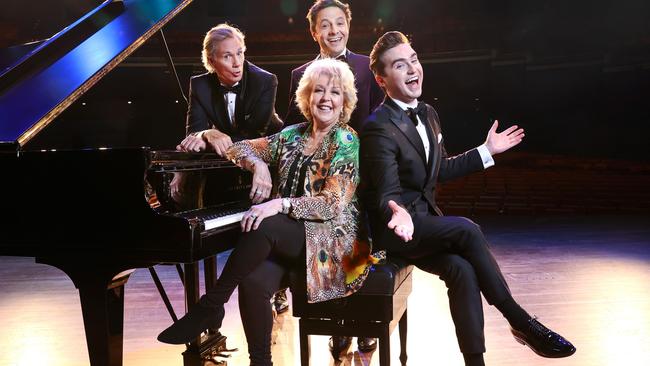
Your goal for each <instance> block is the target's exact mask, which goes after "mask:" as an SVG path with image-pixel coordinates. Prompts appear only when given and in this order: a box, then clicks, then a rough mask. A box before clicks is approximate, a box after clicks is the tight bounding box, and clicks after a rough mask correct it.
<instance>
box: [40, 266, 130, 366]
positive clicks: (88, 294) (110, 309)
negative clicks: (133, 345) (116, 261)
mask: <svg viewBox="0 0 650 366" xmlns="http://www.w3.org/2000/svg"><path fill="white" fill-rule="evenodd" d="M37 262H40V263H44V264H49V265H51V266H54V267H57V268H59V269H60V270H62V271H63V272H65V273H66V274H67V275H68V276H69V277H70V279H71V280H72V282H74V285H75V286H76V287H77V289H78V290H79V297H80V299H81V311H82V313H83V319H84V328H85V331H86V342H87V347H88V356H89V358H90V365H91V366H121V365H122V341H123V329H124V326H123V325H124V284H125V283H126V281H127V280H128V278H129V275H130V274H131V273H132V272H133V270H130V271H126V272H125V270H126V268H122V267H116V266H113V265H106V266H102V265H101V264H98V263H97V262H93V261H91V260H84V261H77V262H67V261H59V260H56V259H51V258H38V259H37ZM134 267H135V266H134Z"/></svg>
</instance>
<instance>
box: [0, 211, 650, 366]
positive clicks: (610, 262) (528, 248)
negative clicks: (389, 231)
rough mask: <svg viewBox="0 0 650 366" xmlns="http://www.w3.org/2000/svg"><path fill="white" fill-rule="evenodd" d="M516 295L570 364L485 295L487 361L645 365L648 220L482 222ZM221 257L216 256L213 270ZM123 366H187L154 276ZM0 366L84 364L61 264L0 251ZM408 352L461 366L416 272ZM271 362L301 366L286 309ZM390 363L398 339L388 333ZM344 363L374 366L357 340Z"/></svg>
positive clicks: (231, 315)
mask: <svg viewBox="0 0 650 366" xmlns="http://www.w3.org/2000/svg"><path fill="white" fill-rule="evenodd" d="M474 220H475V221H476V222H477V223H479V224H480V225H481V226H482V228H483V230H484V232H485V233H486V236H487V237H488V240H489V241H490V243H491V246H492V249H493V252H494V254H495V257H496V258H497V261H498V262H499V264H500V265H501V269H502V271H503V273H504V275H505V276H506V278H507V280H508V283H509V285H510V288H511V290H512V293H513V295H514V297H515V299H516V300H517V301H518V302H519V303H520V304H521V305H522V306H523V307H524V308H525V309H527V310H528V311H529V312H530V313H531V314H535V315H537V316H538V317H539V319H540V320H541V321H542V322H543V323H544V324H545V325H547V326H549V327H550V328H552V329H553V330H555V331H557V332H559V333H560V334H562V335H564V336H565V337H566V338H568V339H569V340H570V341H572V342H573V344H574V345H575V346H576V347H577V352H576V354H575V355H573V356H572V357H569V358H566V359H544V358H540V357H538V356H537V355H535V354H534V353H533V352H532V351H530V350H529V349H527V348H525V347H523V346H521V345H519V344H518V343H516V342H515V341H514V340H513V338H512V337H511V336H510V333H509V328H508V324H507V322H506V321H505V319H503V317H502V316H501V315H500V314H499V313H498V312H497V311H496V309H494V308H492V307H490V306H489V305H487V303H485V302H484V310H485V334H486V343H487V353H486V355H485V359H486V364H487V365H493V366H509V365H513V366H515V365H516V366H521V365H526V366H529V365H530V366H535V365H557V366H569V365H571V366H619V365H620V366H645V365H650V216H648V217H637V216H634V217H632V216H628V217H621V216H617V217H612V216H571V217H557V216H555V217H511V216H498V217H477V218H474ZM226 258H227V253H224V254H221V255H219V258H218V260H219V264H220V266H221V265H222V264H223V263H224V262H225V259H226ZM156 269H157V271H158V274H159V275H160V277H161V279H162V281H163V283H164V285H165V287H166V289H167V292H168V294H169V295H170V297H171V299H172V302H173V304H174V306H175V309H176V312H177V313H180V312H182V309H183V302H182V296H183V292H182V287H181V284H180V281H179V280H178V274H177V273H176V270H175V268H174V267H173V266H157V267H156ZM124 316H125V319H124V365H125V366H129V365H157V366H168V365H169V366H171V365H182V357H181V352H182V351H183V350H184V348H185V347H184V346H170V345H165V344H161V343H158V342H157V341H156V335H157V334H158V332H160V331H161V330H162V329H164V328H165V327H166V326H168V325H169V324H171V318H170V316H169V315H168V314H167V312H166V310H165V307H164V305H163V302H162V300H161V299H160V297H159V295H158V292H157V291H156V288H155V286H154V284H153V281H152V280H151V277H150V275H149V272H148V271H146V270H143V269H142V270H138V271H136V272H135V273H134V274H133V275H131V279H130V280H129V282H128V283H127V284H126V297H125V315H124ZM0 319H1V320H2V326H0V349H1V350H2V351H1V352H0V365H3V366H4V365H7V366H14V365H15V366H18V365H20V366H23V365H30V366H32V365H48V366H76V365H88V363H89V362H88V353H87V350H86V342H85V336H84V329H83V321H82V317H81V310H80V304H79V297H78V293H77V291H76V289H75V287H74V285H73V284H72V282H71V281H70V279H69V278H68V277H67V276H66V275H65V274H64V273H63V272H61V271H59V270H58V269H55V268H52V267H49V266H47V265H41V264H35V263H34V260H33V258H20V257H0ZM408 320H409V324H408V355H409V362H408V364H409V365H413V366H428V365H441V366H460V365H463V361H462V356H461V354H460V352H459V350H458V345H457V343H456V337H455V333H454V328H453V324H452V322H451V317H450V315H449V309H448V304H447V295H446V288H445V286H444V283H443V282H442V281H440V280H438V279H437V278H436V277H434V276H432V275H429V274H427V273H424V272H422V271H419V270H416V271H415V272H414V278H413V293H412V294H411V296H410V297H409V317H408ZM221 331H222V333H223V334H225V335H226V336H228V345H229V346H230V347H231V348H232V347H238V348H239V351H238V352H235V353H233V354H232V357H231V358H230V359H228V361H227V362H228V365H230V366H239V365H242V366H243V365H248V355H247V350H246V342H245V338H244V334H243V330H242V328H241V321H240V319H239V313H238V305H237V294H236V293H235V295H234V296H233V297H232V299H231V301H230V302H229V303H228V305H227V310H226V319H225V321H224V326H223V327H222V329H221ZM273 337H274V342H275V344H274V346H273V357H274V363H275V365H278V366H284V365H290V366H294V365H299V364H300V360H299V347H298V326H297V320H296V319H294V318H293V317H292V316H291V312H290V311H289V312H287V313H285V314H282V315H280V316H278V317H277V318H276V322H275V327H274V333H273ZM311 343H312V348H311V350H312V362H311V365H313V366H319V365H334V364H335V362H334V361H333V360H332V358H331V356H330V355H329V352H328V350H327V337H314V336H312V340H311ZM391 350H392V354H391V356H392V364H393V365H398V364H399V361H398V359H397V357H398V355H399V339H398V335H397V332H394V334H393V335H392V337H391ZM337 364H340V365H364V366H367V365H378V364H379V361H378V355H377V354H373V353H369V354H361V353H359V352H357V351H356V342H354V343H353V346H352V347H351V348H350V352H349V353H348V355H347V356H346V357H345V358H343V359H342V362H341V363H337Z"/></svg>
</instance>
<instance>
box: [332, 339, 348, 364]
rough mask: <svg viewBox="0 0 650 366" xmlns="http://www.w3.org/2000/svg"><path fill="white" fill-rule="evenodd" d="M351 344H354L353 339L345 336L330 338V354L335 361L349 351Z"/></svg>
mask: <svg viewBox="0 0 650 366" xmlns="http://www.w3.org/2000/svg"><path fill="white" fill-rule="evenodd" d="M351 344H352V337H345V336H332V337H330V341H329V348H330V352H331V353H332V357H334V359H335V360H338V359H339V356H340V355H341V353H343V352H344V351H347V350H348V348H350V345H351Z"/></svg>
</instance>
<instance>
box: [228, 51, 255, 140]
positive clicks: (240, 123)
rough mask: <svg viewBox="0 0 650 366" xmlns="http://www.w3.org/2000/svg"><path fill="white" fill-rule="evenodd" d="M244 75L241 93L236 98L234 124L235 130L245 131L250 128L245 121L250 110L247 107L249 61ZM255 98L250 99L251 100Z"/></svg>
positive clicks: (244, 69) (244, 68)
mask: <svg viewBox="0 0 650 366" xmlns="http://www.w3.org/2000/svg"><path fill="white" fill-rule="evenodd" d="M243 71H244V75H242V78H241V81H240V83H241V92H239V94H237V97H236V98H235V121H234V123H233V129H234V130H243V129H246V127H248V126H247V125H246V123H244V122H245V121H244V120H245V117H246V116H245V114H246V113H245V112H246V110H248V108H247V107H248V106H245V101H246V100H245V98H244V97H245V96H246V93H247V92H248V90H247V83H248V80H247V79H248V61H244V67H243ZM251 99H253V98H249V100H251Z"/></svg>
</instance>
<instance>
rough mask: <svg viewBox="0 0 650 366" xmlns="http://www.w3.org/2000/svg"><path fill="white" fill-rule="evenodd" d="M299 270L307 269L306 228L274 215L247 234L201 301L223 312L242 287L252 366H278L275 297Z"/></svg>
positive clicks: (241, 238)
mask: <svg viewBox="0 0 650 366" xmlns="http://www.w3.org/2000/svg"><path fill="white" fill-rule="evenodd" d="M300 265H302V266H304V265H305V225H304V223H302V222H300V221H296V220H293V219H291V218H289V217H288V216H287V215H282V214H278V215H274V216H271V217H268V218H266V219H264V220H263V221H262V223H261V224H260V226H259V227H258V228H257V230H253V231H250V232H248V233H243V234H242V236H241V237H240V238H239V240H238V242H237V246H236V247H235V249H233V251H232V253H231V254H230V256H229V257H228V262H226V265H225V267H224V269H223V272H222V273H221V276H220V277H219V279H218V280H217V282H216V285H215V286H214V287H213V288H211V289H210V291H208V293H206V294H205V295H204V296H202V297H201V300H200V304H201V305H202V306H206V307H217V306H222V305H223V304H225V303H226V302H227V301H228V299H229V298H230V295H232V293H233V291H234V290H235V288H236V287H237V286H239V311H240V314H241V319H242V324H243V326H244V333H245V334H246V340H247V342H248V353H249V356H250V361H251V365H252V366H268V365H272V364H273V363H272V362H271V331H272V329H273V313H272V310H271V305H270V300H271V296H273V294H274V293H275V292H276V291H278V290H279V289H281V288H285V287H286V286H287V283H288V273H289V270H290V269H291V268H292V267H294V266H300Z"/></svg>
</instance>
